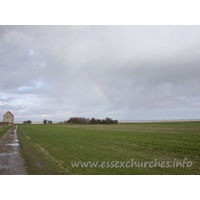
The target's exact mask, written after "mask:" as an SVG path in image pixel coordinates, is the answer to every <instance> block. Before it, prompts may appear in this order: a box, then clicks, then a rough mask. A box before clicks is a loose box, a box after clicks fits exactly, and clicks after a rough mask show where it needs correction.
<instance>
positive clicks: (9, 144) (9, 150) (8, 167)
mask: <svg viewBox="0 0 200 200" xmlns="http://www.w3.org/2000/svg"><path fill="white" fill-rule="evenodd" d="M17 128H18V126H17V125H16V126H14V127H13V128H11V129H10V130H9V131H8V132H7V133H6V134H4V135H3V136H2V137H1V138H0V174H1V175H27V174H28V173H27V170H26V167H25V166H24V159H23V157H22V156H21V153H20V146H19V140H18V138H17Z"/></svg>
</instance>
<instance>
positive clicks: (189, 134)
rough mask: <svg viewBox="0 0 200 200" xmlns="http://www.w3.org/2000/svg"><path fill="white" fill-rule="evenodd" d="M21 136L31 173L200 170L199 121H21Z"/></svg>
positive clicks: (121, 172) (132, 172)
mask: <svg viewBox="0 0 200 200" xmlns="http://www.w3.org/2000/svg"><path fill="white" fill-rule="evenodd" d="M18 138H19V141H20V146H21V152H22V155H23V156H24V158H25V160H26V165H27V167H28V173H29V174H127V175H128V174H200V122H173V123H134V124H115V125H72V124H55V125H43V124H41V125H19V128H18ZM186 158H187V159H186ZM184 159H185V161H186V163H185V164H184V167H183V161H184ZM79 161H81V162H88V161H91V162H98V165H97V167H94V166H93V167H90V166H89V165H88V167H81V166H80V163H79V166H78V167H72V165H71V162H77V163H78V162H79ZM117 161H119V163H117ZM134 162H135V163H134ZM148 162H149V163H148ZM178 162H181V164H182V166H181V165H180V164H179V166H176V165H177V163H178ZM99 165H101V167H99ZM131 165H132V166H131ZM135 165H137V166H135ZM138 165H139V166H138ZM159 165H160V166H159Z"/></svg>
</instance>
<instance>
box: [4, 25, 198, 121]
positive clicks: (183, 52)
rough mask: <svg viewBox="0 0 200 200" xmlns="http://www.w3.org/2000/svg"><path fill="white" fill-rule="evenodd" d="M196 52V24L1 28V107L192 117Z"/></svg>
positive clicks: (57, 114)
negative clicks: (96, 88)
mask: <svg viewBox="0 0 200 200" xmlns="http://www.w3.org/2000/svg"><path fill="white" fill-rule="evenodd" d="M199 49H200V27H199V26H1V27H0V71H1V78H0V91H1V93H0V99H3V101H0V103H1V106H3V105H4V107H1V108H2V112H4V111H6V110H9V109H11V107H10V108H9V106H14V107H15V108H18V109H15V112H16V115H18V116H19V119H22V118H23V117H22V116H24V115H26V116H27V117H28V116H30V117H33V118H34V119H43V118H44V117H45V116H48V117H49V118H51V119H55V120H62V119H66V118H69V117H71V116H84V117H92V116H94V117H106V116H110V117H113V118H118V119H149V118H151V119H164V118H199V117H198V116H199V113H200V109H199V99H200V92H199V87H200V78H199V77H200V67H199V66H200V51H199ZM95 85H96V86H98V87H99V88H100V89H101V92H102V93H99V92H97V91H96V90H95ZM103 96H104V98H103ZM10 98H13V99H15V101H12V102H11V101H10V100H9V99H10ZM105 98H107V100H108V101H109V103H110V105H109V104H108V102H106V100H105ZM6 99H8V100H7V101H6ZM5 101H6V102H7V104H6V106H7V107H5Z"/></svg>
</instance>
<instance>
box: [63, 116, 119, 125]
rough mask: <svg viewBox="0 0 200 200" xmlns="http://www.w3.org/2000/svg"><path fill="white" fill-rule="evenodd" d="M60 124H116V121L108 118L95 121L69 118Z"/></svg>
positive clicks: (92, 119)
mask: <svg viewBox="0 0 200 200" xmlns="http://www.w3.org/2000/svg"><path fill="white" fill-rule="evenodd" d="M60 123H65V124H67V123H70V124H118V121H117V120H113V119H111V118H109V117H106V118H105V119H95V118H91V119H90V118H84V117H71V118H70V119H69V120H67V121H64V122H60Z"/></svg>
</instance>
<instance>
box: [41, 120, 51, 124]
mask: <svg viewBox="0 0 200 200" xmlns="http://www.w3.org/2000/svg"><path fill="white" fill-rule="evenodd" d="M43 124H53V122H52V121H51V120H47V119H44V120H43Z"/></svg>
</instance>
